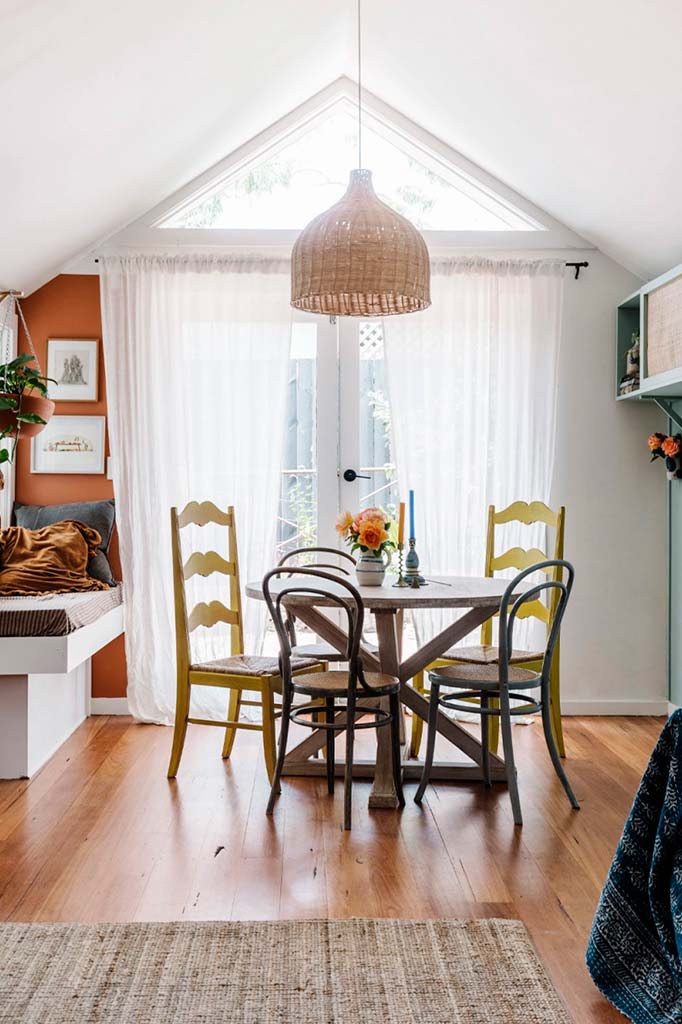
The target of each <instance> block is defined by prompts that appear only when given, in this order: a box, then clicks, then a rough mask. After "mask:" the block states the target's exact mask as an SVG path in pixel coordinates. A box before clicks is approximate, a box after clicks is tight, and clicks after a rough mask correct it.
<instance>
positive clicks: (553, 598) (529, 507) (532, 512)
mask: <svg viewBox="0 0 682 1024" xmlns="http://www.w3.org/2000/svg"><path fill="white" fill-rule="evenodd" d="M565 515H566V509H565V508H564V507H563V505H562V507H561V508H560V509H559V510H558V511H557V512H555V511H554V510H553V509H551V508H549V506H547V505H545V504H544V502H542V501H530V502H528V501H515V502H513V504H511V505H508V506H507V507H506V508H503V509H501V510H500V511H497V509H496V508H495V506H494V505H491V506H490V507H489V509H488V532H487V539H486V556H485V574H486V576H494V575H495V573H496V572H501V571H502V570H504V569H519V570H523V569H528V568H529V567H530V566H535V568H536V570H537V568H538V566H539V565H540V564H541V563H542V564H546V565H548V566H551V568H549V569H543V570H542V571H543V572H545V573H546V575H548V576H550V577H551V578H553V579H554V578H556V572H557V570H556V568H555V565H556V562H557V560H559V561H560V560H561V559H562V558H563V556H564V521H565ZM505 523H523V524H525V525H526V526H532V525H534V524H536V523H544V524H545V525H546V526H549V527H550V529H552V530H554V545H553V550H552V551H551V552H549V551H541V550H540V548H522V547H512V548H508V549H507V550H505V551H501V552H499V553H498V552H497V548H496V529H495V528H496V527H497V526H502V525H503V524H505ZM557 599H558V592H556V591H553V592H552V593H551V594H550V599H549V601H548V602H547V603H544V602H543V601H542V600H540V597H539V596H538V598H537V599H536V600H534V601H528V602H527V603H525V604H524V605H523V607H522V608H520V609H519V613H518V618H520V619H525V618H534V619H539V620H540V621H541V622H543V623H544V625H545V627H546V629H547V632H548V633H549V630H550V626H551V623H552V620H553V617H554V614H555V611H556V602H557ZM492 640H493V620H492V619H488V620H487V622H485V623H484V624H483V627H482V630H481V643H483V644H485V645H488V644H492Z"/></svg>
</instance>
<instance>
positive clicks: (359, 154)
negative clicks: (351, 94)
mask: <svg viewBox="0 0 682 1024" xmlns="http://www.w3.org/2000/svg"><path fill="white" fill-rule="evenodd" d="M361 3H362V0H358V169H361V168H362V30H361V27H360V25H361Z"/></svg>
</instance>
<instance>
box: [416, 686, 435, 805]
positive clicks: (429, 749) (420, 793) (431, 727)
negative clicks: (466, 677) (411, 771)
mask: <svg viewBox="0 0 682 1024" xmlns="http://www.w3.org/2000/svg"><path fill="white" fill-rule="evenodd" d="M439 694H440V686H439V685H438V683H434V682H432V683H431V697H430V700H429V721H428V728H427V733H426V757H425V758H424V770H423V771H422V777H421V780H420V782H419V788H418V789H417V792H416V793H415V795H414V802H415V803H416V804H420V803H421V802H422V800H423V799H424V792H425V790H426V787H427V785H428V783H429V777H430V775H431V766H432V765H433V752H434V750H435V749H436V722H437V720H438V697H439Z"/></svg>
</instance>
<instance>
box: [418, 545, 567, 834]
mask: <svg viewBox="0 0 682 1024" xmlns="http://www.w3.org/2000/svg"><path fill="white" fill-rule="evenodd" d="M554 568H557V569H560V573H557V576H559V575H560V576H561V579H553V580H544V581H543V582H541V583H537V584H533V585H532V586H531V587H530V588H529V589H528V590H526V591H525V592H524V593H521V594H520V596H519V597H514V594H518V593H519V590H520V588H521V583H522V582H523V580H524V579H525V578H526V577H527V576H529V575H530V574H531V573H534V572H538V571H539V570H547V569H554ZM574 575H575V573H574V570H573V566H572V565H571V564H570V562H565V561H563V560H562V559H551V560H548V561H546V562H539V563H538V564H537V565H532V566H530V567H529V568H528V569H525V570H524V571H523V572H521V573H519V575H518V576H517V577H516V578H515V579H513V580H512V581H511V583H510V584H509V586H508V587H507V589H506V591H505V593H504V597H503V598H502V604H501V606H500V634H499V635H500V640H499V652H500V655H499V662H498V663H497V664H494V663H493V664H488V665H448V666H446V667H443V668H438V669H436V670H435V671H434V672H431V673H430V674H429V678H430V681H431V699H430V702H429V723H428V737H427V743H426V759H425V761H424V771H423V773H422V777H421V781H420V783H419V789H418V790H417V793H416V795H415V798H414V799H415V801H416V802H417V803H421V801H422V799H423V797H424V790H425V789H426V786H427V785H428V782H429V776H430V773H431V766H432V764H433V751H434V747H435V743H436V719H437V716H438V709H439V707H442V708H444V709H445V710H450V711H452V710H455V711H466V712H468V713H472V712H473V713H475V714H478V715H481V716H482V725H483V728H482V729H481V745H482V747H483V759H482V768H483V780H484V782H485V785H486V787H487V788H490V752H489V744H488V729H487V719H488V716H489V715H498V716H499V719H500V726H501V729H502V742H503V744H504V762H505V768H506V774H507V786H508V788H509V796H510V798H511V804H512V811H513V813H514V824H515V825H522V824H523V818H522V816H521V802H520V800H519V790H518V784H517V780H516V768H515V766H514V750H513V747H512V722H511V719H512V715H532V714H534V713H536V712H537V711H540V712H541V713H542V727H543V730H544V734H545V740H546V743H547V748H548V750H549V754H550V757H551V758H552V764H553V765H554V770H555V771H556V773H557V775H558V776H559V778H560V780H561V784H562V786H563V787H564V789H565V790H566V794H567V796H568V799H569V800H570V801H571V806H572V807H573V808H574V809H575V810H576V811H578V810H580V804H579V803H578V801H577V800H576V797H575V794H574V792H573V790H572V789H571V785H570V783H569V781H568V779H567V777H566V773H565V771H564V769H563V766H562V764H561V758H560V757H559V751H558V750H557V745H556V741H555V739H554V733H553V732H552V719H551V710H550V673H551V669H552V658H553V656H554V650H555V647H556V643H557V640H558V638H559V630H560V628H561V620H562V619H563V617H564V612H565V610H566V604H567V603H568V598H569V596H570V593H571V589H572V587H573V577H574ZM564 577H565V578H566V582H564ZM551 590H553V591H556V592H557V602H556V611H555V614H554V620H553V622H552V628H551V629H550V631H549V634H548V637H547V646H546V648H545V651H544V655H543V660H542V670H541V671H540V672H533V671H532V670H530V669H526V668H519V667H517V666H516V665H512V664H511V659H512V657H513V645H512V634H513V630H514V624H515V622H516V617H517V615H518V613H519V611H520V610H521V608H522V607H523V605H524V604H526V602H528V601H534V600H536V599H538V598H539V597H540V596H541V595H542V594H543V593H544V591H551ZM443 687H448V689H449V690H453V689H454V690H455V691H456V692H455V693H447V694H444V695H442V696H441V692H440V691H441V689H442V688H443ZM538 688H539V690H540V696H539V699H538V700H536V701H533V702H530V703H529V702H528V695H527V693H525V692H524V693H520V692H518V691H528V690H536V689H538ZM512 691H514V692H512ZM471 697H476V698H479V700H480V704H474V703H472V702H470V701H469V702H467V698H471ZM491 697H493V698H497V700H496V701H495V702H494V706H491V705H490V698H491ZM512 699H514V700H522V701H524V702H525V703H524V704H522V705H520V706H515V707H512V706H511V700H512ZM498 701H499V706H497V704H498Z"/></svg>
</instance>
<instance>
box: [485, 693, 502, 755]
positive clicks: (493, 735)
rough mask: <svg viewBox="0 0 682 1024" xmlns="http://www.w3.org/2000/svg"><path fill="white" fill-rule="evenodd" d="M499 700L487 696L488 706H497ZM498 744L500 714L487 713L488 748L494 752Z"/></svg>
mask: <svg viewBox="0 0 682 1024" xmlns="http://www.w3.org/2000/svg"><path fill="white" fill-rule="evenodd" d="M499 706H500V701H499V699H498V698H497V697H489V698H488V707H489V708H499ZM499 746H500V716H499V715H488V748H489V749H490V750H491V751H492V752H493V754H496V753H497V751H498V749H499Z"/></svg>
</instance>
